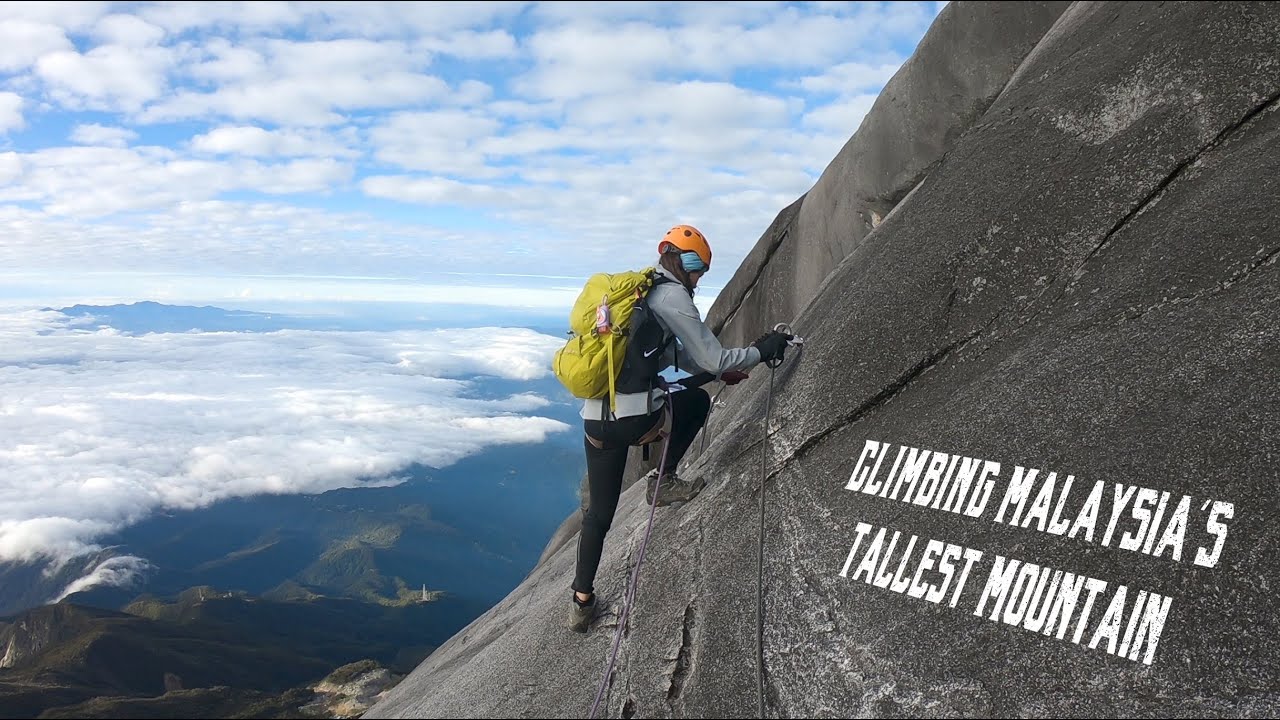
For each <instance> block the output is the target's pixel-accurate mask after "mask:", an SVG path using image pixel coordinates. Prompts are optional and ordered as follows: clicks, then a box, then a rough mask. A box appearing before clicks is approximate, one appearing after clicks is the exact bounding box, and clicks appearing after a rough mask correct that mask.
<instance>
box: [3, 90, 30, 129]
mask: <svg viewBox="0 0 1280 720" xmlns="http://www.w3.org/2000/svg"><path fill="white" fill-rule="evenodd" d="M24 102H25V101H24V100H23V99H22V96H21V95H18V94H17V93H11V92H0V133H5V132H8V131H10V130H19V129H21V128H23V127H25V126H26V124H27V123H26V121H25V120H24V119H23V117H22V106H23V104H24Z"/></svg>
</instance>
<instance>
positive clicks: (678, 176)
mask: <svg viewBox="0 0 1280 720" xmlns="http://www.w3.org/2000/svg"><path fill="white" fill-rule="evenodd" d="M941 8H942V4H939V3H934V2H927V3H907V2H903V3H831V2H814V3H769V2H756V3H706V2H695V3H625V2H607V3H580V2H579V3H454V2H450V3H389V4H382V3H373V2H360V3H322V4H310V3H287V4H285V3H269V2H250V3H211V2H209V3H206V2H183V3H175V4H151V3H140V4H133V3H129V4H115V3H38V2H19V3H6V4H3V5H0V562H4V561H15V560H16V561H35V562H55V563H56V562H62V561H66V560H68V559H69V558H72V557H76V556H79V555H83V554H85V553H87V552H91V551H94V550H95V549H97V544H96V543H97V542H98V541H99V540H100V539H101V538H103V537H104V536H107V535H109V534H110V533H112V532H114V531H116V530H118V529H120V528H121V527H124V526H127V525H129V524H131V523H134V522H137V521H138V520H140V519H141V518H144V517H146V516H147V515H149V514H150V513H153V512H156V511H158V510H161V509H164V508H190V507H200V506H203V505H207V504H209V503H212V502H216V501H217V500H219V499H223V498H230V497H244V496H252V495H255V494H260V493H282V492H298V493H305V492H318V491H322V490H327V489H332V488H335V487H349V486H353V485H358V484H360V482H361V480H362V478H368V477H382V476H387V477H390V476H393V475H394V474H395V473H396V472H397V471H398V470H399V469H400V468H403V467H405V466H407V465H409V464H411V463H425V464H429V465H448V464H449V463H451V462H454V461H456V460H457V459H459V458H461V457H464V456H467V455H469V454H474V453H478V452H482V451H483V450H484V449H485V448H486V447H489V446H493V445H496V444H504V443H538V442H543V441H545V440H546V439H547V438H548V436H549V435H551V434H553V433H567V432H575V431H576V428H575V427H572V426H570V425H568V424H566V423H565V422H563V421H562V420H559V419H556V418H555V417H550V416H551V415H555V413H554V412H551V411H550V410H549V407H551V406H552V404H553V403H554V402H555V401H553V400H552V399H551V395H552V393H551V392H549V391H548V389H547V388H548V387H550V386H551V385H550V384H553V381H551V380H550V377H549V367H550V358H551V355H552V353H553V352H554V350H555V349H556V348H557V347H558V346H559V345H560V344H561V343H563V340H564V337H563V335H557V334H554V333H557V332H558V331H556V330H546V329H545V328H548V327H552V326H554V325H555V322H556V321H560V320H562V319H563V318H564V317H565V316H566V313H567V311H568V308H569V307H570V306H571V305H572V303H573V300H574V299H575V297H576V296H577V293H578V291H579V290H580V288H581V286H582V281H583V280H584V279H585V278H586V277H587V276H588V275H589V274H591V273H593V272H598V271H616V270H622V269H634V268H639V267H642V266H644V265H646V264H650V263H652V262H654V260H655V255H656V246H657V242H658V240H659V239H660V238H661V237H662V235H663V234H664V233H665V232H666V230H667V229H668V228H669V227H671V226H672V225H674V224H677V223H692V224H694V225H697V226H698V227H699V228H700V229H701V230H702V231H703V232H704V233H705V234H706V235H707V236H708V238H709V239H710V241H711V243H712V246H713V248H714V251H715V259H714V261H713V264H712V270H711V273H710V274H708V275H707V276H706V277H705V278H704V279H703V283H702V286H701V287H700V293H699V295H698V298H697V302H698V304H699V306H700V307H701V308H702V309H703V311H704V312H705V311H706V309H708V308H709V307H710V305H711V303H712V302H713V300H714V298H715V294H716V291H717V290H718V289H719V288H720V287H723V285H724V284H725V283H727V282H728V280H729V279H730V278H731V277H732V276H733V273H734V271H735V269H736V268H737V267H738V266H739V264H740V263H741V262H742V259H743V258H744V257H745V256H746V254H747V253H748V252H749V251H750V249H751V248H752V246H753V245H754V244H755V242H756V240H757V239H758V238H759V236H760V234H761V233H762V232H763V231H764V230H765V229H766V228H767V227H768V225H769V224H770V222H772V220H773V219H774V216H775V215H776V214H777V213H778V212H779V211H780V210H781V209H782V208H784V207H786V206H787V205H789V204H790V203H791V202H793V201H794V200H795V199H796V198H798V197H799V196H801V195H802V194H804V193H805V192H807V191H808V190H809V189H810V188H811V187H812V186H813V184H814V183H815V182H816V181H817V179H818V177H819V176H820V175H821V173H822V171H823V170H824V169H825V168H826V166H827V164H828V163H829V162H830V161H831V160H832V158H834V157H835V155H836V153H837V152H838V151H839V150H840V148H841V147H842V146H843V145H844V144H845V142H847V141H848V139H849V138H850V137H851V136H852V135H853V133H854V132H855V131H856V130H857V128H858V125H859V123H860V122H861V121H862V118H863V116H864V115H865V114H866V112H867V111H868V110H869V109H870V108H871V106H872V103H873V102H874V101H875V99H876V97H877V95H878V93H879V92H880V90H881V88H882V87H883V85H884V84H885V83H886V82H887V81H888V80H889V78H890V77H892V75H893V73H895V72H896V71H897V70H898V68H899V67H900V66H901V65H902V63H903V62H904V61H905V60H906V59H907V58H908V57H909V56H910V55H911V53H912V52H913V50H914V48H915V46H916V45H917V43H918V42H919V40H920V38H921V37H922V36H923V35H924V33H925V31H926V30H927V29H928V27H929V25H930V24H931V23H932V21H933V20H934V18H935V17H936V15H937V13H938V12H939V11H940V10H941ZM142 300H151V301H158V302H161V303H166V304H168V305H215V306H219V307H225V308H239V309H249V310H259V311H267V312H272V313H280V312H287V313H293V314H298V315H316V314H325V313H338V312H346V313H348V314H349V317H348V320H347V321H344V324H343V325H342V327H341V329H337V330H318V329H315V327H316V326H315V325H314V324H313V323H311V322H310V321H308V322H301V321H300V322H297V323H294V324H292V325H290V324H289V323H288V322H285V323H284V324H283V326H281V327H280V329H276V330H272V331H261V328H257V329H254V328H250V327H246V328H243V330H245V331H244V332H233V331H226V330H225V329H224V330H221V331H216V332H214V331H191V332H147V331H146V329H145V328H141V329H140V328H137V327H132V326H125V324H122V323H121V322H118V321H113V319H112V315H111V313H110V312H109V311H99V313H100V314H99V316H88V317H86V316H80V315H78V314H68V313H61V312H56V311H51V310H46V309H43V308H46V307H52V308H59V307H64V306H69V305H72V304H77V303H83V304H96V305H106V304H114V303H132V302H137V301H142ZM357 306H359V308H358V309H353V308H356V307H357ZM344 308H346V309H345V310H344ZM401 308H403V309H401ZM157 312H172V313H178V312H180V311H177V310H172V309H170V310H160V311H157ZM175 317H176V316H175ZM169 319H172V318H169ZM472 319H474V324H475V325H476V327H469V324H470V321H471V320H472ZM553 320H554V321H553ZM113 322H114V326H113ZM273 322H274V320H273ZM444 326H449V327H450V328H451V329H449V330H448V331H442V330H441V328H442V327H444ZM154 327H156V328H161V327H173V325H172V323H170V322H168V321H167V320H166V319H165V318H162V317H160V316H157V319H156V325H155V326H154ZM531 327H537V328H538V329H540V330H543V332H538V331H535V330H532V329H528V328H531ZM248 330H253V331H251V332H250V331H248ZM544 332H545V333H553V334H544ZM513 387H521V388H525V389H516V390H512V388H513ZM561 407H563V406H561ZM559 417H563V413H561V414H560V415H559ZM573 475H574V473H572V472H567V473H566V483H571V484H574V485H576V483H577V481H578V476H573ZM578 475H579V476H580V473H578ZM107 563H108V564H107V565H106V566H104V567H106V568H107V569H108V570H110V572H106V571H103V572H95V573H91V574H90V575H89V576H87V577H86V578H84V579H83V580H84V582H86V583H97V582H119V583H124V582H130V581H132V580H133V579H134V576H135V575H136V574H137V572H139V571H140V569H141V568H144V567H145V566H146V563H147V560H146V559H145V558H132V557H124V558H117V559H113V560H108V561H107Z"/></svg>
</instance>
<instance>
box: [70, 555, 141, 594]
mask: <svg viewBox="0 0 1280 720" xmlns="http://www.w3.org/2000/svg"><path fill="white" fill-rule="evenodd" d="M150 569H151V563H149V562H147V561H146V560H144V559H142V558H140V557H136V556H134V555H117V556H115V557H111V558H107V559H106V560H103V561H102V562H101V563H99V564H98V565H97V566H96V567H94V568H93V570H91V571H89V574H88V575H85V576H84V577H82V578H80V579H78V580H75V581H74V582H72V583H70V584H69V585H67V587H66V588H65V589H63V591H62V592H61V593H58V595H57V597H55V598H53V599H52V600H50V602H54V603H56V602H60V601H61V600H62V599H63V598H66V597H67V596H69V595H72V594H73V593H78V592H82V591H84V590H88V589H89V588H94V587H98V586H99V585H110V586H113V587H128V586H130V585H133V584H134V583H135V582H137V581H139V580H141V579H142V578H143V576H144V575H145V574H146V572H147V571H148V570H150Z"/></svg>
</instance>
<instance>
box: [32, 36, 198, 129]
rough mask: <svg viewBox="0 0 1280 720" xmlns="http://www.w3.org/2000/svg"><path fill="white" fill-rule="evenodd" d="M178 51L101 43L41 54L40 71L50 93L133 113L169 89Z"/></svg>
mask: <svg viewBox="0 0 1280 720" xmlns="http://www.w3.org/2000/svg"><path fill="white" fill-rule="evenodd" d="M174 55H175V51H173V50H171V49H169V48H164V47H126V46H123V45H100V46H98V47H96V48H94V49H92V50H90V51H89V52H87V53H84V54H81V53H79V52H76V51H60V52H53V53H48V54H45V55H42V56H41V57H40V59H39V60H37V61H36V74H37V75H38V76H39V77H40V78H41V79H42V80H43V81H44V82H45V85H46V87H47V89H48V93H49V95H51V96H52V97H53V98H54V99H55V100H57V101H58V102H60V103H62V104H63V105H65V106H66V107H69V108H72V109H76V110H103V111H122V112H130V113H131V112H137V111H138V110H141V109H142V107H143V105H144V104H146V103H148V102H150V101H153V100H155V99H157V98H159V97H160V96H161V95H162V94H163V93H164V92H165V90H166V89H167V85H168V83H167V81H166V72H167V70H168V68H169V66H170V65H171V64H172V63H173V62H174Z"/></svg>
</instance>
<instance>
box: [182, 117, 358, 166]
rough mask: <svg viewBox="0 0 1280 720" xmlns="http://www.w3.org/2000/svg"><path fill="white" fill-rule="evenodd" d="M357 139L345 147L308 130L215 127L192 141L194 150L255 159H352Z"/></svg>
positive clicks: (356, 151)
mask: <svg viewBox="0 0 1280 720" xmlns="http://www.w3.org/2000/svg"><path fill="white" fill-rule="evenodd" d="M354 143H355V138H353V137H348V138H347V143H346V144H344V143H343V142H341V141H340V140H339V138H338V136H335V135H332V134H326V133H318V132H308V131H305V130H265V129H263V128H260V127H256V126H251V125H249V126H235V127H220V128H216V129H214V130H212V131H210V132H208V133H205V134H204V135H197V136H195V137H194V138H192V139H191V147H192V148H193V149H194V150H197V151H199V152H206V153H213V154H220V155H222V154H225V155H248V156H253V157H276V156H283V157H299V156H317V157H335V158H352V157H356V156H358V155H359V150H357V149H355V148H353V147H351V145H352V144H354Z"/></svg>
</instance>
